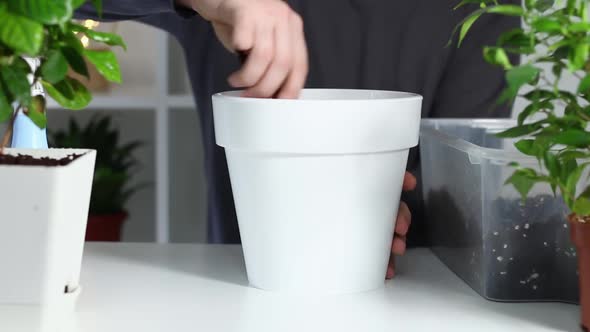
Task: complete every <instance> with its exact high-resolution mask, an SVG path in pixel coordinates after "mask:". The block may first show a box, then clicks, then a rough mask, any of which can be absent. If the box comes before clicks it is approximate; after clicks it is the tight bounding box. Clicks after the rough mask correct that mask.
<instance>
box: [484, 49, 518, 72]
mask: <svg viewBox="0 0 590 332" xmlns="http://www.w3.org/2000/svg"><path fill="white" fill-rule="evenodd" d="M483 57H484V59H485V60H486V61H487V62H488V63H490V64H493V65H497V66H501V67H503V68H504V69H510V68H512V65H511V64H510V60H509V59H508V55H507V54H506V52H505V51H504V49H502V48H500V47H488V46H486V47H484V49H483Z"/></svg>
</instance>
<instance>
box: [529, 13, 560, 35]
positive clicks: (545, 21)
mask: <svg viewBox="0 0 590 332" xmlns="http://www.w3.org/2000/svg"><path fill="white" fill-rule="evenodd" d="M531 26H532V27H533V29H535V30H537V31H538V32H546V33H554V32H557V33H558V32H561V23H559V22H558V21H556V20H553V19H550V18H547V17H539V18H537V19H535V20H534V21H533V22H532V24H531Z"/></svg>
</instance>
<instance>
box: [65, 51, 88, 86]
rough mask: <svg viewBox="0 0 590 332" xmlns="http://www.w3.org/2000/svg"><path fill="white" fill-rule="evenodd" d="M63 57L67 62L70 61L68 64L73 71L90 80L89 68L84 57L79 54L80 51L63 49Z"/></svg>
mask: <svg viewBox="0 0 590 332" xmlns="http://www.w3.org/2000/svg"><path fill="white" fill-rule="evenodd" d="M61 51H62V53H63V55H64V56H65V58H66V60H67V61H68V63H69V64H70V67H72V69H73V70H74V71H75V72H76V73H78V74H80V75H82V76H85V77H86V78H89V77H90V76H89V75H88V67H87V66H86V62H85V61H84V58H83V57H82V55H81V54H80V53H78V51H77V50H76V49H75V48H73V47H63V48H62V49H61Z"/></svg>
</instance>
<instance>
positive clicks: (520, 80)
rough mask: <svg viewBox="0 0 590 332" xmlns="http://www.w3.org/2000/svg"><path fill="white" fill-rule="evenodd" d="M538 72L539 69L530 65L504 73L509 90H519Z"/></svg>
mask: <svg viewBox="0 0 590 332" xmlns="http://www.w3.org/2000/svg"><path fill="white" fill-rule="evenodd" d="M539 72H540V70H539V68H536V67H533V66H532V65H523V66H518V67H514V68H511V69H509V70H508V71H506V81H507V82H508V85H509V86H510V87H511V88H513V89H516V90H519V89H520V88H521V87H522V86H523V85H525V84H527V83H529V82H531V81H533V80H534V79H535V78H536V77H537V75H539Z"/></svg>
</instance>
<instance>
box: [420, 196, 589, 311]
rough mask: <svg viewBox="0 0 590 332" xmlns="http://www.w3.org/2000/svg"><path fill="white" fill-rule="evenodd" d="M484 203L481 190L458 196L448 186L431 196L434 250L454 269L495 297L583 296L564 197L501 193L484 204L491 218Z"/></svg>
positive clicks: (563, 299)
mask: <svg viewBox="0 0 590 332" xmlns="http://www.w3.org/2000/svg"><path fill="white" fill-rule="evenodd" d="M467 200H470V201H469V202H468V201H467ZM472 203H473V204H472ZM479 205H481V200H480V198H479V197H477V196H476V197H469V198H468V197H466V201H464V202H456V201H455V200H454V199H453V196H452V195H451V194H450V193H448V192H446V191H444V190H441V191H433V192H430V193H428V196H427V198H426V207H427V208H426V209H427V210H426V213H427V220H428V223H429V230H430V234H431V240H432V243H433V246H434V249H433V250H434V252H435V253H436V254H437V255H438V256H439V257H440V258H441V260H442V261H443V262H444V263H445V264H446V265H448V266H449V268H450V269H451V270H452V271H453V272H455V273H456V274H457V275H459V276H460V277H461V278H462V279H463V280H465V282H467V283H468V284H469V285H470V286H471V287H472V288H474V289H475V290H476V291H478V292H479V293H480V294H481V295H482V296H484V297H486V298H488V299H491V300H497V301H561V302H573V303H577V302H578V299H579V292H578V289H579V286H578V281H577V280H578V275H577V257H576V252H575V249H574V246H573V244H572V243H571V241H570V238H569V229H568V224H567V216H566V212H567V209H566V207H565V206H564V204H563V202H562V201H561V199H560V198H554V197H553V196H550V195H539V196H536V197H532V198H529V199H528V200H527V201H526V202H523V201H522V200H520V199H514V200H504V199H498V200H496V201H494V202H493V203H492V206H491V208H488V209H487V210H489V211H486V209H485V208H484V215H485V219H486V220H487V224H483V223H482V214H481V208H480V206H479Z"/></svg>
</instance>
